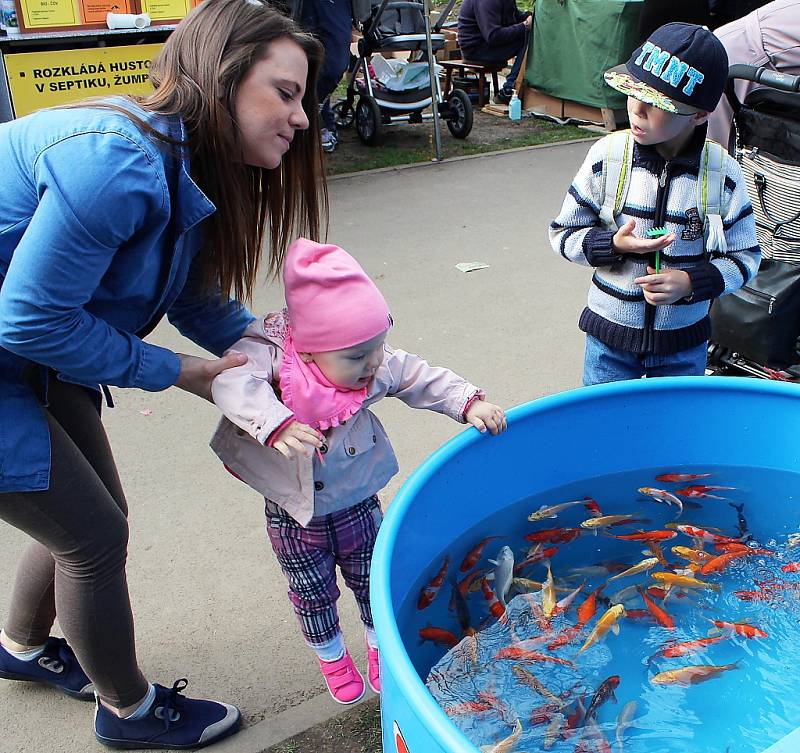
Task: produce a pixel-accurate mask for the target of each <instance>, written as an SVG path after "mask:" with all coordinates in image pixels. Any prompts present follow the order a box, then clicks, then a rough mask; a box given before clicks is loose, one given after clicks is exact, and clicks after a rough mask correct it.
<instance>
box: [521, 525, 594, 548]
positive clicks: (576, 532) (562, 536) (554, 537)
mask: <svg viewBox="0 0 800 753" xmlns="http://www.w3.org/2000/svg"><path fill="white" fill-rule="evenodd" d="M582 533H583V531H581V529H580V528H545V529H543V530H541V531H534V532H533V533H529V534H527V535H526V536H525V537H524V538H525V541H530V542H532V543H534V544H537V543H540V542H541V543H543V544H569V542H570V541H573V540H574V539H576V538H578V536H580V535H581V534H582Z"/></svg>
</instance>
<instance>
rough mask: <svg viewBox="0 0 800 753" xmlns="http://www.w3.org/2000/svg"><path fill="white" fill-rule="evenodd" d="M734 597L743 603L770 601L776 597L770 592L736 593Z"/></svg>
mask: <svg viewBox="0 0 800 753" xmlns="http://www.w3.org/2000/svg"><path fill="white" fill-rule="evenodd" d="M733 595H734V596H735V597H736V598H737V599H741V600H742V601H769V600H770V599H772V598H773V596H774V594H772V593H770V592H769V591H734V592H733Z"/></svg>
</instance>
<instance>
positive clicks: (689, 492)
mask: <svg viewBox="0 0 800 753" xmlns="http://www.w3.org/2000/svg"><path fill="white" fill-rule="evenodd" d="M735 489H736V487H735V486H705V485H704V484H697V485H695V486H687V487H685V488H683V489H676V490H675V494H677V495H678V496H681V497H687V498H688V499H725V497H720V496H719V495H717V494H709V492H716V491H725V490H730V491H734V490H735Z"/></svg>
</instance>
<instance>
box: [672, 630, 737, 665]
mask: <svg viewBox="0 0 800 753" xmlns="http://www.w3.org/2000/svg"><path fill="white" fill-rule="evenodd" d="M727 637H728V636H727V635H716V636H713V637H710V638H699V639H698V640H694V641H684V642H683V643H667V644H666V645H664V646H663V647H662V648H661V649H660V650H659V651H658V653H659V654H661V656H664V657H666V658H667V659H675V658H676V657H678V656H686V654H693V653H694V652H695V651H702V650H703V649H704V648H706V646H711V645H713V644H714V643H719V642H720V641H723V640H725V639H726V638H727Z"/></svg>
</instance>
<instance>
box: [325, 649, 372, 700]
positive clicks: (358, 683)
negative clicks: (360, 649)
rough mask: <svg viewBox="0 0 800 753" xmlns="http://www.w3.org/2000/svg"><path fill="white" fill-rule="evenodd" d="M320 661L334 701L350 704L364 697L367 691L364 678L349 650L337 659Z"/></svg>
mask: <svg viewBox="0 0 800 753" xmlns="http://www.w3.org/2000/svg"><path fill="white" fill-rule="evenodd" d="M318 661H319V668H320V669H321V670H322V676H323V677H324V678H325V684H326V685H327V686H328V692H329V693H330V694H331V698H333V700H334V701H336V702H337V703H341V704H344V705H348V704H350V703H355V702H356V701H360V700H361V699H362V698H363V696H364V693H365V691H366V689H365V687H364V678H363V677H362V676H361V673H360V672H359V671H358V670H357V669H356V665H355V664H353V660H352V658H350V652H349V651H345V652H344V656H343V657H342V658H341V659H337V660H336V661H322V659H318Z"/></svg>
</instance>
